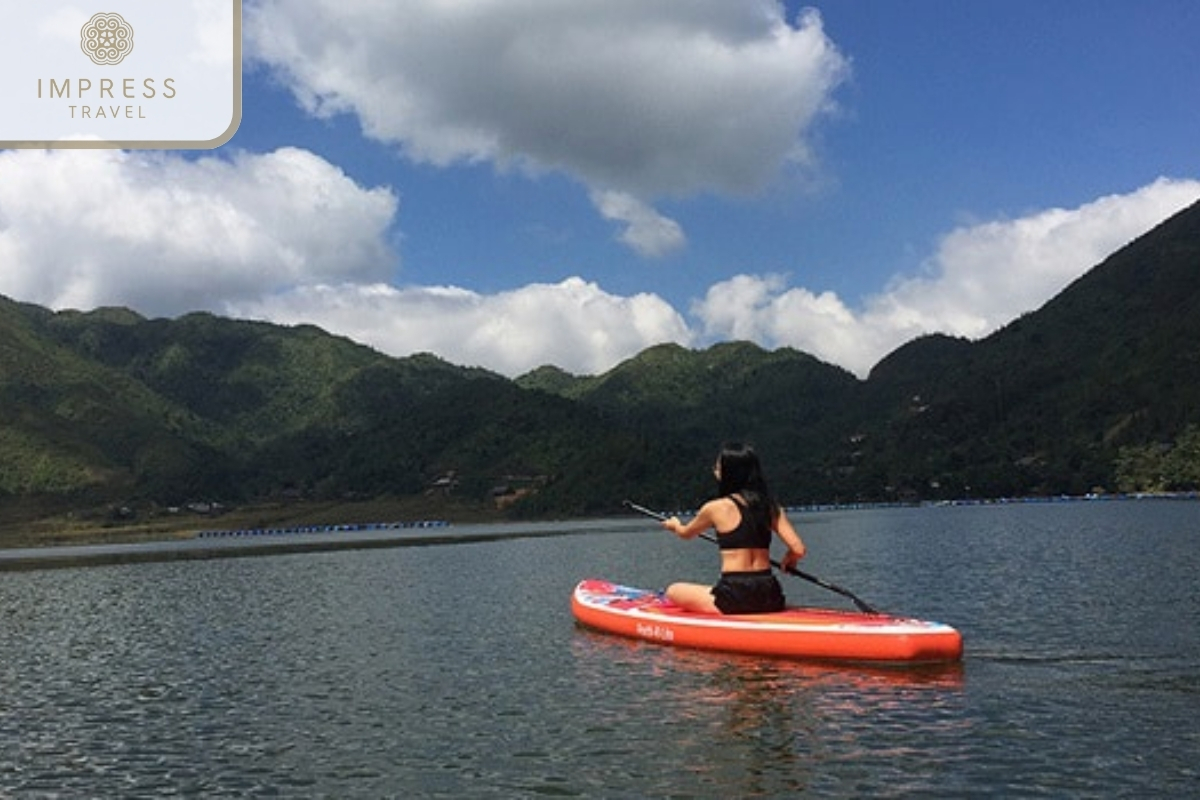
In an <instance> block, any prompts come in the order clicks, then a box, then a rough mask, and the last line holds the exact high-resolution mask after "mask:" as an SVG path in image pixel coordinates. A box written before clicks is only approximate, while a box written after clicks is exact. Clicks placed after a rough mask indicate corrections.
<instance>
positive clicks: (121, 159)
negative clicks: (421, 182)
mask: <svg viewBox="0 0 1200 800" xmlns="http://www.w3.org/2000/svg"><path fill="white" fill-rule="evenodd" d="M396 206H397V200H396V197H395V195H394V194H393V193H392V192H391V191H390V190H387V189H369V190H368V189H363V188H362V187H360V186H358V185H357V184H355V183H354V182H353V181H351V180H350V179H349V178H347V177H346V176H345V175H344V174H343V173H342V172H341V171H340V170H339V169H337V168H336V167H334V166H332V165H331V164H329V163H328V162H326V161H324V160H322V159H321V158H318V157H317V156H315V155H313V154H312V153H309V152H307V151H304V150H297V149H293V148H284V149H280V150H277V151H275V152H273V153H267V154H265V155H246V154H242V155H235V156H233V157H232V159H229V160H226V159H222V158H216V157H205V158H200V159H198V160H187V159H184V158H181V157H179V156H176V155H165V154H149V153H147V154H132V153H125V152H121V151H112V150H56V151H35V150H19V151H7V152H0V258H3V264H2V266H0V293H3V294H8V295H11V296H14V297H19V298H21V299H23V300H26V301H30V302H35V303H39V304H42V305H46V306H50V307H52V308H65V307H71V308H93V307H96V306H100V305H128V306H131V307H134V308H136V309H138V310H139V311H141V312H143V313H147V314H154V315H158V314H161V315H168V316H169V315H175V314H179V313H182V312H186V311H193V310H197V309H210V310H220V309H221V308H222V307H223V306H224V304H225V303H226V302H228V301H231V300H237V299H239V298H248V297H258V296H260V295H262V294H263V293H269V292H272V291H274V290H276V289H278V288H280V287H291V286H295V285H302V284H306V283H310V282H317V281H330V282H341V281H364V282H365V281H373V280H381V279H386V278H388V277H390V275H391V273H392V271H393V269H394V267H395V260H396V259H395V255H394V254H393V253H392V252H391V251H390V249H389V247H388V246H387V244H386V239H385V235H386V231H387V228H388V226H389V225H390V223H391V222H392V219H393V217H394V215H395V212H396Z"/></svg>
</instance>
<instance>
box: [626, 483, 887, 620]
mask: <svg viewBox="0 0 1200 800" xmlns="http://www.w3.org/2000/svg"><path fill="white" fill-rule="evenodd" d="M625 507H626V508H629V509H631V510H633V511H636V512H638V513H639V514H645V515H646V516H647V517H653V518H654V519H656V520H659V521H660V522H661V521H663V520H666V519H668V517H667V515H666V514H661V513H659V512H657V511H653V510H651V509H649V508H646V507H645V506H639V505H638V504H637V503H635V502H633V501H632V500H626V501H625ZM700 538H701V539H707V540H708V541H710V542H713V543H714V544H716V543H717V539H716V537H715V536H710V535H709V534H707V533H702V534H700ZM771 566H772V567H775V569H778V570H781V571H783V572H786V573H787V574H788V575H795V576H796V577H797V578H803V579H804V580H806V581H808V582H809V583H815V584H816V585H817V586H820V587H821V588H822V589H828V590H829V591H831V592H837V593H838V594H840V595H841V596H842V597H846V598H849V599H850V601H851V602H853V603H854V605H856V606H858V610H859V611H864V612H866V613H868V614H882V613H883V612H882V611H880V610H879V609H877V608H875V607H874V606H872V605H871V604H870V603H868V602H866V601H865V600H860V599H859V598H858V597H857V596H855V595H854V593H853V592H851V591H849V590H847V589H843V588H842V587H840V586H838V585H836V584H832V583H829V582H828V581H823V580H821V579H820V578H818V577H817V576H816V575H809V574H808V573H807V572H801V571H800V570H798V569H796V568H794V567H789V568H788V569H786V570H785V569H783V566H782V565H781V564H780V563H779V562H778V561H776V560H775V559H771Z"/></svg>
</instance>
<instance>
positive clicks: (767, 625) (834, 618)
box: [571, 579, 963, 664]
mask: <svg viewBox="0 0 1200 800" xmlns="http://www.w3.org/2000/svg"><path fill="white" fill-rule="evenodd" d="M571 612H572V613H573V614H574V615H575V618H576V619H577V620H578V621H579V622H580V623H581V624H583V625H584V626H586V627H589V628H593V629H595V630H599V631H605V632H607V633H613V634H617V635H620V636H627V637H630V638H634V639H644V640H646V641H650V642H657V643H660V644H665V645H673V646H675V647H691V648H700V649H707V650H723V651H729V652H736V653H750V654H756V655H770V656H783V657H788V658H801V659H814V660H815V659H819V660H836V661H863V662H896V663H911V664H928V663H944V662H950V661H958V660H960V659H961V658H962V649H963V645H962V635H961V634H960V633H959V632H958V631H957V630H955V629H954V628H952V627H950V626H949V625H945V624H943V623H940V622H927V621H925V620H918V619H907V618H903V617H894V616H890V615H888V614H866V613H863V612H860V611H839V610H836V609H827V608H795V607H792V608H787V609H785V610H783V611H779V612H775V613H770V614H737V615H725V614H707V613H700V612H695V611H686V610H684V609H682V608H680V607H679V606H677V605H675V604H674V603H671V602H670V601H669V600H667V599H666V598H664V597H663V596H662V595H660V594H659V593H657V592H652V591H648V590H646V589H637V588H634V587H632V586H622V585H620V584H616V583H611V582H609V581H604V580H596V579H588V580H584V581H581V582H580V583H579V584H578V585H577V586H576V587H575V591H574V593H573V594H572V597H571Z"/></svg>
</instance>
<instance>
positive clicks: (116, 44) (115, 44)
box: [79, 13, 133, 65]
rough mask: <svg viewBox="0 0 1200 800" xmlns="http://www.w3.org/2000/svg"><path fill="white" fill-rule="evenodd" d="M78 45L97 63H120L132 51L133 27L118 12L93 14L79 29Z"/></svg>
mask: <svg viewBox="0 0 1200 800" xmlns="http://www.w3.org/2000/svg"><path fill="white" fill-rule="evenodd" d="M79 46H80V47H81V48H83V52H84V54H85V55H87V57H88V58H90V59H91V60H92V61H94V62H95V63H97V64H101V65H103V64H120V63H121V61H122V60H123V59H124V58H125V56H127V55H129V54H130V53H131V52H133V27H132V26H131V25H130V24H129V23H128V22H126V21H125V20H124V19H123V18H122V17H121V15H120V14H105V13H100V14H94V15H93V16H92V18H91V19H89V20H88V21H87V22H86V23H85V24H84V26H83V28H82V29H80V31H79Z"/></svg>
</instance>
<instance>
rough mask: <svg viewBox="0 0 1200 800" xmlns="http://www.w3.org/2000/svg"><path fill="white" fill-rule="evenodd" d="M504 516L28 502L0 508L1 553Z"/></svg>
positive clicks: (450, 504) (388, 501)
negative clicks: (277, 530) (242, 532)
mask: <svg viewBox="0 0 1200 800" xmlns="http://www.w3.org/2000/svg"><path fill="white" fill-rule="evenodd" d="M501 519H503V516H502V514H501V512H498V511H497V510H496V509H495V508H494V507H492V506H491V505H490V504H481V503H469V502H465V501H460V500H458V499H456V498H453V497H424V496H421V497H403V498H388V497H384V498H376V499H372V500H356V501H320V502H318V501H300V500H297V501H289V502H278V503H260V504H256V505H250V506H241V507H234V508H223V509H220V510H218V511H215V512H214V511H211V510H210V511H209V512H208V513H197V512H196V511H193V510H189V509H178V510H168V509H154V510H150V511H144V510H134V509H127V510H123V509H120V508H113V507H111V506H98V507H79V508H63V507H59V508H55V507H52V506H47V505H45V504H41V505H39V504H37V503H35V502H33V501H23V502H12V503H5V504H3V505H0V548H14V547H53V546H59V545H74V544H98V543H116V542H144V541H159V540H166V539H186V538H189V537H193V536H195V535H197V534H198V533H199V532H201V531H212V530H242V529H250V528H289V527H302V526H312V525H351V524H364V523H384V522H412V521H419V520H445V521H448V522H457V523H467V522H494V521H499V520H501Z"/></svg>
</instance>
